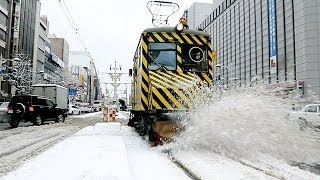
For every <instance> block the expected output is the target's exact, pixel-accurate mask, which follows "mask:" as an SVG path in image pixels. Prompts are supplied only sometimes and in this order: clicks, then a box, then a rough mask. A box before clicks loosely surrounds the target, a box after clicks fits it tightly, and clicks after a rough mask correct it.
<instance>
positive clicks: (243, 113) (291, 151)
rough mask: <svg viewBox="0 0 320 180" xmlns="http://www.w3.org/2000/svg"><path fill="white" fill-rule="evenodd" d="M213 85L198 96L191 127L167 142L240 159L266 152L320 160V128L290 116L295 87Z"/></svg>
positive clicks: (296, 159)
mask: <svg viewBox="0 0 320 180" xmlns="http://www.w3.org/2000/svg"><path fill="white" fill-rule="evenodd" d="M213 91H214V93H212V92H209V93H208V91H203V90H201V92H205V93H198V94H197V96H198V98H193V99H194V102H193V103H194V107H195V109H194V111H193V112H192V113H190V117H189V120H187V121H185V122H184V124H185V131H183V132H182V133H181V134H180V135H179V136H177V137H176V138H175V139H174V143H171V144H169V145H167V146H166V147H165V148H170V149H174V150H186V149H188V150H190V149H191V150H206V151H213V152H216V153H220V154H223V155H226V156H228V157H232V158H236V159H239V160H240V159H255V158H258V157H261V156H262V155H263V156H268V157H270V156H271V157H273V158H277V159H279V160H284V161H286V162H288V163H293V162H304V163H315V162H319V161H320V149H319V147H320V136H319V135H320V134H319V132H317V131H315V130H313V129H311V128H306V129H303V130H302V129H301V128H300V126H299V123H298V121H296V120H290V118H288V117H289V113H290V111H291V109H292V104H294V103H295V102H296V97H297V94H296V93H295V92H292V93H291V94H281V93H282V92H281V91H279V92H278V93H275V92H274V91H271V90H268V89H266V88H265V87H263V86H256V87H254V88H243V89H242V88H237V89H233V90H227V91H224V92H222V96H221V89H220V90H219V89H217V90H213ZM198 92H200V91H198ZM212 94H216V96H212ZM208 97H210V98H209V99H208Z"/></svg>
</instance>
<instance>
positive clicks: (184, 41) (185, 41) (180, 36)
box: [176, 33, 189, 44]
mask: <svg viewBox="0 0 320 180" xmlns="http://www.w3.org/2000/svg"><path fill="white" fill-rule="evenodd" d="M176 34H177V35H178V36H179V38H180V39H181V40H182V41H183V43H186V44H189V43H188V41H187V40H186V39H185V38H184V37H183V36H182V35H181V34H180V33H176Z"/></svg>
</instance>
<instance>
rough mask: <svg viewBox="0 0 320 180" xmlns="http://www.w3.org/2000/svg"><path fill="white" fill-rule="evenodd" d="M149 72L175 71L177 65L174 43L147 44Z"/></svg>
mask: <svg viewBox="0 0 320 180" xmlns="http://www.w3.org/2000/svg"><path fill="white" fill-rule="evenodd" d="M148 49H149V50H148V54H149V58H150V63H149V70H157V69H160V68H161V69H162V68H165V69H166V70H175V69H176V65H177V55H176V44H175V43H149V48H148Z"/></svg>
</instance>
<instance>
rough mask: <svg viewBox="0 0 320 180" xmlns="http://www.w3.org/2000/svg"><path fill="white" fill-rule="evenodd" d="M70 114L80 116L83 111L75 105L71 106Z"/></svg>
mask: <svg viewBox="0 0 320 180" xmlns="http://www.w3.org/2000/svg"><path fill="white" fill-rule="evenodd" d="M69 114H70V115H72V114H78V115H80V114H81V111H80V109H79V108H78V107H77V106H75V105H69Z"/></svg>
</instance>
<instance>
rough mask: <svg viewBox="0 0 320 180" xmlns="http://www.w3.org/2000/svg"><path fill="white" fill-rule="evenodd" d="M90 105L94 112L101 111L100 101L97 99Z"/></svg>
mask: <svg viewBox="0 0 320 180" xmlns="http://www.w3.org/2000/svg"><path fill="white" fill-rule="evenodd" d="M92 107H93V109H94V111H95V112H97V111H101V110H102V104H101V101H99V100H96V101H93V105H92Z"/></svg>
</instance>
